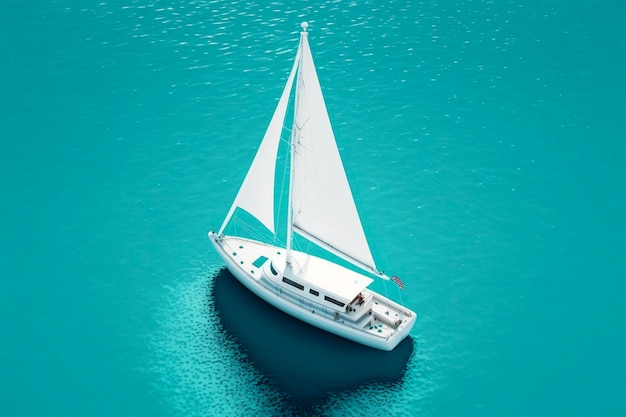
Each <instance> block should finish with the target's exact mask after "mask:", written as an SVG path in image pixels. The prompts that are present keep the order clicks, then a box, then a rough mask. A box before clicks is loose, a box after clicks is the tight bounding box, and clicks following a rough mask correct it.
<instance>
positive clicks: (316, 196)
mask: <svg viewBox="0 0 626 417" xmlns="http://www.w3.org/2000/svg"><path fill="white" fill-rule="evenodd" d="M299 49H300V59H299V61H300V64H299V68H298V80H297V84H296V114H295V120H294V128H293V129H294V133H293V136H294V137H293V140H294V144H293V145H294V152H293V154H294V160H293V168H294V169H293V174H292V181H293V188H292V197H291V200H292V216H293V220H292V222H293V230H294V231H295V232H298V233H299V234H302V235H303V236H305V237H307V238H309V239H310V240H313V241H314V242H315V243H318V244H321V245H322V246H323V247H324V246H327V247H328V248H329V249H330V250H331V251H333V252H335V253H337V252H339V253H340V254H343V255H347V257H348V258H352V260H356V261H358V263H360V264H362V265H361V266H365V267H367V268H371V269H372V270H374V271H376V266H375V264H374V259H373V257H372V254H371V251H370V249H369V245H368V243H367V239H366V237H365V233H364V232H363V227H362V225H361V221H360V219H359V214H358V212H357V209H356V206H355V204H354V199H353V197H352V192H351V190H350V186H349V184H348V179H347V178H346V173H345V171H344V168H343V164H342V162H341V157H340V155H339V151H338V149H337V144H336V142H335V135H334V134H333V129H332V126H331V124H330V119H329V117H328V112H327V110H326V105H325V103H324V97H323V96H322V89H321V87H320V83H319V80H318V78H317V74H316V71H315V66H314V63H313V57H312V55H311V50H310V48H309V43H308V36H307V32H306V31H303V32H302V35H301V39H300V48H299ZM344 257H345V256H344Z"/></svg>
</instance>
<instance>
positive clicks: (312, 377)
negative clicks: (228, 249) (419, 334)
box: [211, 269, 414, 411]
mask: <svg viewBox="0 0 626 417" xmlns="http://www.w3.org/2000/svg"><path fill="white" fill-rule="evenodd" d="M211 292H212V294H211V295H212V297H213V302H214V306H215V310H216V312H217V313H218V318H219V321H220V323H221V324H222V325H223V326H224V327H225V328H226V329H227V331H228V332H229V333H230V334H231V335H232V336H233V337H234V338H235V339H236V341H237V344H238V346H239V349H240V350H241V352H242V356H241V357H243V358H245V360H246V361H248V362H250V363H252V364H253V365H254V367H255V368H256V369H258V370H259V371H260V373H261V374H263V375H264V378H263V380H264V382H267V383H268V384H270V385H271V386H273V387H275V388H276V389H277V390H278V391H279V392H280V393H282V394H283V396H284V398H285V399H286V400H287V402H288V403H289V404H290V405H291V406H293V407H296V409H300V410H302V411H304V410H305V409H308V410H309V411H314V409H315V408H316V405H319V403H320V402H322V401H323V400H325V399H326V398H328V397H329V395H333V394H336V393H338V392H340V391H350V390H358V389H359V388H361V387H364V386H375V385H379V386H381V387H387V388H389V386H390V385H396V384H401V383H402V379H403V376H404V373H405V371H406V368H407V363H408V361H409V359H410V357H411V355H412V353H413V349H414V342H413V339H411V338H410V337H409V338H407V339H405V340H404V341H403V342H402V343H400V344H399V345H398V346H397V347H396V349H394V350H393V351H392V352H383V351H379V350H375V349H371V348H368V347H365V346H362V345H359V344H356V343H354V342H350V341H347V340H345V339H342V338H340V337H338V336H335V335H332V334H330V333H327V332H325V331H322V330H320V329H318V328H316V327H313V326H310V325H308V324H306V323H303V322H302V321H300V320H297V319H295V318H293V317H291V316H289V315H287V314H285V313H283V312H281V311H280V310H278V309H276V308H274V307H272V306H271V305H269V304H267V303H266V302H264V301H263V300H261V299H260V298H258V297H257V296H256V295H254V294H253V293H251V292H250V291H249V290H248V289H247V288H245V287H244V286H243V285H242V284H241V283H240V282H239V281H237V279H236V278H235V277H234V276H233V275H232V274H231V273H230V272H229V271H228V270H226V269H221V270H219V271H218V272H217V275H216V276H215V278H214V279H213V280H212V288H211Z"/></svg>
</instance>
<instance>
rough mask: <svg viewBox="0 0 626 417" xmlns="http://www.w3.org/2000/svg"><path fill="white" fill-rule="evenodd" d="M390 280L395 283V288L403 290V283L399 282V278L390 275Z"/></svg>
mask: <svg viewBox="0 0 626 417" xmlns="http://www.w3.org/2000/svg"><path fill="white" fill-rule="evenodd" d="M391 280H392V281H393V282H395V283H396V285H397V286H398V287H399V288H400V289H401V290H403V289H404V282H402V280H401V279H400V278H398V277H397V276H395V275H392V276H391Z"/></svg>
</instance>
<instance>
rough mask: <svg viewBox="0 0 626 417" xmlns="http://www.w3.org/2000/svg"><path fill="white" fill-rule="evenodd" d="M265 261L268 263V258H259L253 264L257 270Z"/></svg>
mask: <svg viewBox="0 0 626 417" xmlns="http://www.w3.org/2000/svg"><path fill="white" fill-rule="evenodd" d="M265 261H267V257H265V256H259V257H258V258H257V260H256V261H254V262H252V266H254V267H255V268H260V267H261V266H262V265H263V264H264V263H265Z"/></svg>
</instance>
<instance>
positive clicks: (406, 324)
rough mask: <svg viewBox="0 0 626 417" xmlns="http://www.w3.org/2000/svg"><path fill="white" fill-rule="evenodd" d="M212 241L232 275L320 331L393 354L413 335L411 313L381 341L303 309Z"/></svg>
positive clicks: (257, 293)
mask: <svg viewBox="0 0 626 417" xmlns="http://www.w3.org/2000/svg"><path fill="white" fill-rule="evenodd" d="M209 238H210V241H211V243H212V245H213V247H214V248H215V250H216V252H217V253H218V254H219V256H220V257H221V258H222V260H223V261H224V263H225V264H226V267H227V268H228V270H229V271H230V272H231V274H232V275H233V276H234V277H235V278H237V280H238V281H239V282H241V283H242V284H243V285H244V286H245V287H246V288H248V289H249V290H250V291H251V292H252V293H254V294H255V295H256V296H258V297H259V298H261V299H262V300H264V301H265V302H267V303H268V304H270V305H272V306H274V307H275V308H277V309H279V310H281V311H283V312H285V313H287V314H289V315H291V316H293V317H295V318H297V319H299V320H301V321H303V322H305V323H307V324H310V325H312V326H315V327H317V328H319V329H322V330H325V331H327V332H329V333H332V334H335V335H337V336H340V337H343V338H345V339H348V340H351V341H353V342H356V343H359V344H361V345H365V346H368V347H371V348H374V349H379V350H383V351H391V350H393V349H394V348H395V347H396V346H397V345H398V344H399V343H400V342H401V341H402V340H404V339H405V338H406V337H407V336H408V335H409V332H410V331H411V329H412V327H413V325H414V323H415V320H416V315H415V313H413V312H410V313H409V316H410V317H408V319H406V320H404V321H403V323H402V324H401V325H400V326H398V327H397V328H396V329H395V330H394V332H393V334H391V335H389V336H387V337H381V336H378V335H376V334H373V333H371V332H367V331H363V330H362V329H358V328H355V327H351V326H347V325H346V324H345V322H344V321H343V320H338V319H337V316H336V317H335V318H329V317H328V315H325V314H320V311H319V310H317V311H316V309H311V308H307V307H305V306H302V303H296V302H294V301H292V300H290V299H288V298H286V297H283V296H281V294H280V293H278V292H276V291H275V290H273V289H272V288H270V286H268V285H266V283H264V282H263V280H262V279H260V278H259V277H254V276H253V275H251V274H250V273H249V272H250V271H249V270H247V269H245V268H244V267H242V264H243V262H240V263H237V262H236V260H235V258H233V256H232V254H233V253H232V252H228V251H227V249H226V248H225V247H224V246H223V244H222V241H221V240H220V239H219V238H218V237H217V235H215V233H214V232H210V233H209ZM373 294H375V295H376V297H378V298H377V299H380V300H385V302H387V303H389V305H393V306H396V307H397V308H400V309H403V310H406V309H404V307H401V306H399V305H398V304H396V303H394V302H393V301H391V300H389V299H387V298H385V297H383V296H381V295H380V294H377V293H373Z"/></svg>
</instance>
